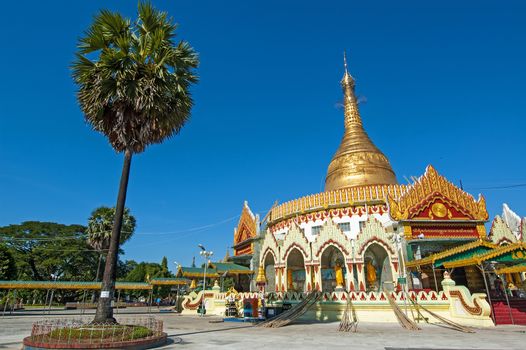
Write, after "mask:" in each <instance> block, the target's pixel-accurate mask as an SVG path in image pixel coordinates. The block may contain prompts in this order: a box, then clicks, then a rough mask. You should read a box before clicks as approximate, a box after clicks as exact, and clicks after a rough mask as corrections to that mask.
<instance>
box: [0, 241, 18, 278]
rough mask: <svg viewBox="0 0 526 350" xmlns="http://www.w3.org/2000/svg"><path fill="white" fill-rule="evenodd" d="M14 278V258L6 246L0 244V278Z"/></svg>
mask: <svg viewBox="0 0 526 350" xmlns="http://www.w3.org/2000/svg"><path fill="white" fill-rule="evenodd" d="M15 278H16V262H15V258H14V257H13V254H11V252H10V251H9V249H8V248H7V247H6V246H4V245H0V280H13V279H15Z"/></svg>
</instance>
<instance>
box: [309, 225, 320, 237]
mask: <svg viewBox="0 0 526 350" xmlns="http://www.w3.org/2000/svg"><path fill="white" fill-rule="evenodd" d="M320 232H321V225H318V226H312V228H311V233H312V235H313V236H317V235H319V234H320Z"/></svg>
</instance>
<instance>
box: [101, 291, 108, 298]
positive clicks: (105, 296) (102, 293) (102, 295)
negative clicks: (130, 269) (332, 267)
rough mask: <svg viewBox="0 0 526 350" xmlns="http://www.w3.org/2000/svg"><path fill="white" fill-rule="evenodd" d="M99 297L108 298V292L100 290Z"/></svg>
mask: <svg viewBox="0 0 526 350" xmlns="http://www.w3.org/2000/svg"><path fill="white" fill-rule="evenodd" d="M100 297H101V298H109V297H110V292H109V291H107V290H103V291H102V292H100Z"/></svg>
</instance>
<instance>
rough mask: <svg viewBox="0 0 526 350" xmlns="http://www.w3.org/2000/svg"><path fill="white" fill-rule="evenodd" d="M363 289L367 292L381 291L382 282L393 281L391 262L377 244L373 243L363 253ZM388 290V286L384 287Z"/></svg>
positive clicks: (382, 248) (385, 252) (383, 249)
mask: <svg viewBox="0 0 526 350" xmlns="http://www.w3.org/2000/svg"><path fill="white" fill-rule="evenodd" d="M363 256H364V263H365V288H366V290H367V291H375V292H376V291H381V290H382V289H383V284H384V282H392V281H393V272H392V269H391V262H390V261H389V257H388V255H387V251H386V250H385V248H384V247H382V246H381V245H380V244H378V243H373V244H371V245H370V246H369V247H367V249H366V250H365V253H364V255H363ZM386 287H387V288H389V287H390V286H386Z"/></svg>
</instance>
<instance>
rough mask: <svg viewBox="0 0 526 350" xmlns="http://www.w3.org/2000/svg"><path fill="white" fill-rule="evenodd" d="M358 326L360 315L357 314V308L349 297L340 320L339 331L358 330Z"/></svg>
mask: <svg viewBox="0 0 526 350" xmlns="http://www.w3.org/2000/svg"><path fill="white" fill-rule="evenodd" d="M357 328H358V316H357V315H356V309H355V308H354V304H353V303H352V301H351V298H350V297H349V298H348V299H347V305H346V306H345V311H344V312H343V316H342V319H341V321H340V327H339V328H338V331H340V332H349V331H352V332H356V329H357Z"/></svg>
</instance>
